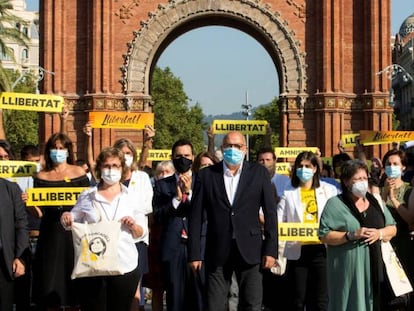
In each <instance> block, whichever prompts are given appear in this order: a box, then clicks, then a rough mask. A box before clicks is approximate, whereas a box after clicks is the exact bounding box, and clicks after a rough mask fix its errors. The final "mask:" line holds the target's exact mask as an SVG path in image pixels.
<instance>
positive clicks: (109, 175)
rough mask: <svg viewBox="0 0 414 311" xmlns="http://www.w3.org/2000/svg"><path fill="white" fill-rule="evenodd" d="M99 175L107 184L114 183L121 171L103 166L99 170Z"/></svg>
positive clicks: (118, 179)
mask: <svg viewBox="0 0 414 311" xmlns="http://www.w3.org/2000/svg"><path fill="white" fill-rule="evenodd" d="M101 177H102V179H103V180H104V181H105V183H107V184H108V185H110V186H111V185H114V184H116V183H118V182H119V181H120V180H121V171H120V170H118V169H108V168H105V169H103V170H102V172H101Z"/></svg>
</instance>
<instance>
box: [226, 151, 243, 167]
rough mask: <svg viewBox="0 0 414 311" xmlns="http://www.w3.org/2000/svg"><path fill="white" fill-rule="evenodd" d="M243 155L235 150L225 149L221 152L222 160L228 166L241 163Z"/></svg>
mask: <svg viewBox="0 0 414 311" xmlns="http://www.w3.org/2000/svg"><path fill="white" fill-rule="evenodd" d="M243 158H244V153H243V151H241V150H239V149H237V148H226V149H224V150H223V160H224V162H226V163H227V164H229V165H237V164H240V163H241V162H242V161H243Z"/></svg>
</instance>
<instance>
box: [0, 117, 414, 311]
mask: <svg viewBox="0 0 414 311" xmlns="http://www.w3.org/2000/svg"><path fill="white" fill-rule="evenodd" d="M64 120H65V112H64V113H63V114H62V122H64ZM62 130H63V131H61V132H59V133H55V134H53V135H51V137H50V138H49V139H48V141H47V142H46V145H45V148H44V150H41V151H40V150H38V148H37V147H36V146H31V145H28V146H25V147H24V148H22V150H21V156H20V158H19V159H21V160H25V161H31V162H34V163H36V167H37V170H38V171H37V173H36V174H35V175H34V176H33V177H16V178H10V180H6V179H0V196H1V198H2V203H1V204H0V251H1V256H0V266H1V269H0V288H1V289H0V310H5V311H8V310H13V305H14V308H15V310H18V311H19V310H61V309H62V308H65V310H108V311H109V310H125V311H127V310H128V311H129V310H131V311H133V310H144V308H145V307H144V305H145V295H146V291H145V290H144V288H149V289H151V303H152V306H151V310H155V311H162V310H164V308H165V305H166V309H167V310H168V311H186V310H188V311H204V310H207V311H213V310H214V311H235V310H257V311H259V310H288V311H289V310H297V311H299V310H300V311H304V310H306V311H316V310H320V311H324V310H330V311H340V310H344V311H345V310H347V311H370V310H401V311H403V310H414V303H412V302H411V294H410V293H409V292H407V293H405V294H404V295H395V292H396V291H395V288H394V287H395V283H393V282H392V281H391V279H390V276H389V270H388V266H387V258H386V256H388V255H389V254H388V253H386V252H385V249H388V248H386V247H385V246H387V245H389V244H390V243H391V245H392V248H391V249H393V250H394V251H395V254H396V256H397V257H398V259H399V261H398V263H399V264H400V265H401V267H402V271H403V272H402V273H403V274H404V277H401V280H403V281H406V282H410V283H411V284H414V283H413V281H414V261H413V259H414V242H413V238H412V237H413V235H412V232H413V231H414V193H413V192H412V191H411V190H412V186H413V184H414V182H413V181H414V180H413V176H414V162H413V160H412V159H413V157H410V155H409V154H408V153H406V152H404V151H403V150H401V149H399V148H393V149H391V150H390V151H389V152H387V153H386V155H385V156H384V157H383V159H382V160H381V159H378V158H372V160H371V161H367V160H366V158H365V156H364V154H363V153H362V152H361V149H358V152H355V153H354V154H353V156H351V155H348V154H347V153H346V152H345V151H344V150H343V149H342V148H340V150H339V153H338V154H337V155H334V156H333V158H332V167H331V166H330V165H328V164H326V163H322V161H321V157H320V155H319V154H316V153H313V152H310V151H304V152H301V153H300V154H298V156H297V157H296V159H295V161H294V163H293V165H292V170H291V172H290V175H289V176H287V175H280V174H278V173H276V163H277V158H276V155H275V152H274V149H273V148H271V146H268V145H267V146H264V148H262V149H260V150H259V151H258V152H257V159H256V161H252V162H248V161H246V160H245V156H246V153H247V152H248V148H247V145H246V140H245V137H244V136H243V135H242V134H241V133H240V132H229V133H227V134H226V135H225V136H224V138H223V141H222V142H221V147H220V150H219V152H216V151H215V150H214V143H212V140H213V139H214V135H212V133H211V131H210V132H209V133H208V137H209V144H208V146H209V150H206V151H202V152H200V153H198V154H196V153H195V150H194V148H193V145H192V142H191V141H190V140H188V139H178V140H177V141H176V142H175V143H174V144H173V146H172V147H171V154H172V157H171V160H170V161H162V162H159V163H156V165H155V166H154V167H155V169H154V171H153V172H152V171H151V169H150V168H149V167H148V163H147V160H146V158H147V156H148V150H149V149H151V148H152V138H153V137H154V135H155V130H154V129H152V128H151V127H148V128H147V129H146V130H145V131H144V136H143V144H142V150H141V154H140V157H139V158H138V156H137V149H136V146H134V144H133V143H132V142H131V141H130V140H129V139H125V138H122V139H119V140H117V141H115V143H114V144H113V146H110V147H106V148H104V149H103V150H102V151H101V152H100V153H99V154H98V155H97V156H96V157H95V156H94V155H93V153H92V133H93V131H92V129H91V128H90V126H89V125H88V124H86V125H85V127H84V133H85V139H86V142H87V150H88V152H87V159H86V160H81V159H76V158H75V154H74V152H73V150H74V146H73V143H72V141H71V140H70V138H69V137H68V135H67V134H66V133H65V132H64V126H62ZM0 135H1V132H0ZM0 138H3V139H2V140H0V159H1V160H17V159H18V157H16V156H15V154H14V153H13V148H12V147H11V146H10V144H9V143H8V142H7V140H6V139H5V138H6V137H0ZM410 159H411V160H410ZM148 173H149V174H148ZM71 187H84V188H85V190H84V191H83V192H82V193H81V194H80V196H79V198H78V200H77V202H76V204H75V205H74V206H72V205H59V204H57V206H26V204H25V203H26V201H27V200H28V195H27V189H30V188H53V189H55V188H65V189H68V188H71ZM101 221H115V222H119V223H120V226H121V233H120V237H119V241H118V246H117V254H118V257H119V259H120V265H121V267H122V269H121V270H122V271H121V273H120V274H119V275H99V276H89V277H82V278H75V279H71V275H72V271H73V269H74V258H75V254H74V253H75V252H74V245H73V238H72V234H71V228H72V226H73V225H74V224H75V223H84V222H87V223H98V222H101ZM280 223H296V224H300V225H304V226H305V225H314V226H317V227H318V228H319V230H318V237H319V240H312V241H302V240H297V241H287V242H286V243H284V242H282V241H280V239H279V237H278V224H280ZM280 243H283V246H284V247H283V250H282V252H278V249H279V248H278V245H279V244H280ZM90 247H97V248H98V246H90ZM99 247H102V245H99ZM282 257H283V258H286V259H287V264H286V267H285V268H286V269H283V270H285V273H283V274H282V275H279V274H278V275H276V274H274V273H272V271H274V270H273V268H275V267H278V266H279V265H280V264H281V261H280V259H281V258H282Z"/></svg>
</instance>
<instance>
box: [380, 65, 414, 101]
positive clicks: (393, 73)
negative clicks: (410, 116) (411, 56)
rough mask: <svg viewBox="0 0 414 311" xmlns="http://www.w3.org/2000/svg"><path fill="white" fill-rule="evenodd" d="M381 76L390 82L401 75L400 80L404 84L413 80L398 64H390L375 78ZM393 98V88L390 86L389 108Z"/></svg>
mask: <svg viewBox="0 0 414 311" xmlns="http://www.w3.org/2000/svg"><path fill="white" fill-rule="evenodd" d="M382 74H384V75H385V76H386V77H387V79H389V80H391V81H393V80H395V79H397V78H398V77H399V76H400V75H402V80H403V82H404V83H409V82H412V81H413V80H414V79H413V77H412V76H411V75H410V74H409V73H408V72H407V70H405V69H404V67H402V66H400V65H398V64H391V65H389V66H387V67H385V68H384V69H382V70H381V71H379V72H377V73H376V75H377V76H380V75H382ZM394 97H395V93H394V88H393V86H392V85H391V88H390V94H389V102H390V106H391V107H393V106H394Z"/></svg>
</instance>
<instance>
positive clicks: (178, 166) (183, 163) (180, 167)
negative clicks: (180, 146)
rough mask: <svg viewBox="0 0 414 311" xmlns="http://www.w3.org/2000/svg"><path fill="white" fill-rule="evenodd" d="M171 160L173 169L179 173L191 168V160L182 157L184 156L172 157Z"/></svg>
mask: <svg viewBox="0 0 414 311" xmlns="http://www.w3.org/2000/svg"><path fill="white" fill-rule="evenodd" d="M172 161H173V164H174V167H175V170H176V171H177V172H178V173H180V174H182V173H185V172H187V171H188V170H189V169H190V168H191V165H192V164H193V161H192V160H190V159H187V158H184V157H180V158H176V159H173V160H172Z"/></svg>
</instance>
